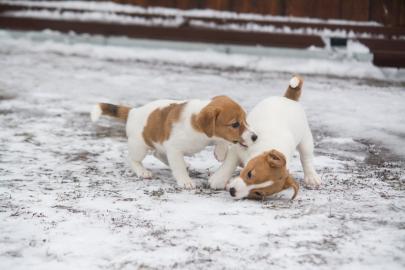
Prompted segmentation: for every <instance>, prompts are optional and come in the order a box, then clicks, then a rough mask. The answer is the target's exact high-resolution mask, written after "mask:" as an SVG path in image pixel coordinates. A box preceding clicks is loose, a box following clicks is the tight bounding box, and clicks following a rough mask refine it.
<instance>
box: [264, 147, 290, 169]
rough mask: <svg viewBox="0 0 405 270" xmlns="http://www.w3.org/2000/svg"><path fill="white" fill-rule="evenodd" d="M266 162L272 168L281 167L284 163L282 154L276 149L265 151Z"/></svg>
mask: <svg viewBox="0 0 405 270" xmlns="http://www.w3.org/2000/svg"><path fill="white" fill-rule="evenodd" d="M267 162H268V163H269V165H270V167H273V168H281V167H283V166H285V164H286V160H285V157H284V155H283V154H282V153H280V152H279V151H277V150H271V151H269V152H267Z"/></svg>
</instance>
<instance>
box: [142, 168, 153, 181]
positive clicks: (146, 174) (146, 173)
mask: <svg viewBox="0 0 405 270" xmlns="http://www.w3.org/2000/svg"><path fill="white" fill-rule="evenodd" d="M152 176H153V174H152V172H151V171H148V170H145V171H143V172H142V173H141V175H140V177H142V178H143V179H152Z"/></svg>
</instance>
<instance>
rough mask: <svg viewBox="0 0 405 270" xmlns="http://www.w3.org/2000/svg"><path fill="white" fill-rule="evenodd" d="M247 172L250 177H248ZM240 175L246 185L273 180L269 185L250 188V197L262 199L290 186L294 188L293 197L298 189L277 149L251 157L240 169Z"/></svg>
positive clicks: (282, 156)
mask: <svg viewBox="0 0 405 270" xmlns="http://www.w3.org/2000/svg"><path fill="white" fill-rule="evenodd" d="M249 172H250V175H251V177H249ZM240 177H241V178H242V179H243V181H244V182H245V183H246V185H248V186H249V185H253V184H261V183H263V182H266V181H269V180H271V181H273V184H272V185H271V186H268V187H265V188H259V189H252V190H251V191H250V193H249V195H248V198H250V199H263V198H264V197H266V196H269V195H272V194H274V193H277V192H280V191H282V190H284V189H287V188H290V187H292V188H293V189H294V195H293V197H292V199H294V198H295V196H296V195H297V192H298V189H299V186H298V183H297V182H296V181H295V180H294V178H293V177H292V176H291V175H290V174H289V172H288V170H287V168H286V160H285V157H284V155H283V154H282V153H280V152H279V151H277V150H271V151H268V152H265V153H263V154H261V155H259V156H257V157H255V158H253V159H251V160H250V161H249V162H248V164H247V165H246V167H245V168H244V169H243V170H242V171H241V173H240Z"/></svg>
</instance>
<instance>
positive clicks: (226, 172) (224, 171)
mask: <svg viewBox="0 0 405 270" xmlns="http://www.w3.org/2000/svg"><path fill="white" fill-rule="evenodd" d="M238 164H239V157H238V155H237V151H236V148H235V147H231V148H230V149H229V151H228V153H227V154H226V158H225V161H224V163H222V165H221V167H219V169H218V170H217V171H216V172H215V173H214V174H213V175H211V177H210V178H209V179H208V183H209V184H210V187H211V188H212V189H225V186H226V183H227V182H228V180H229V179H231V177H232V174H233V172H234V171H235V169H236V167H238Z"/></svg>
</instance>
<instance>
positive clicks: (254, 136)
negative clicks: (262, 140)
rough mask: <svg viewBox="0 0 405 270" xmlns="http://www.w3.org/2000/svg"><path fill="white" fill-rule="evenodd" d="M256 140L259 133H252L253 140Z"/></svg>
mask: <svg viewBox="0 0 405 270" xmlns="http://www.w3.org/2000/svg"><path fill="white" fill-rule="evenodd" d="M256 140H257V135H256V134H253V135H252V141H254V142H255V141H256Z"/></svg>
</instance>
